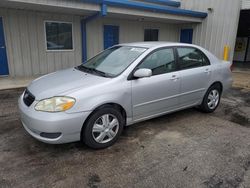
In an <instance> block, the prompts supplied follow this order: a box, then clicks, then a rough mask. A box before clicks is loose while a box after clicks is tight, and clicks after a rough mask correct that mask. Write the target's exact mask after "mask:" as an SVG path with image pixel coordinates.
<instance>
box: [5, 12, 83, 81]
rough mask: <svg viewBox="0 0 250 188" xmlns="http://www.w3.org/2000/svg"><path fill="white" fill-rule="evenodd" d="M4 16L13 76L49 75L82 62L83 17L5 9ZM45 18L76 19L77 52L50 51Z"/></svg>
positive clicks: (74, 22) (75, 43)
mask: <svg viewBox="0 0 250 188" xmlns="http://www.w3.org/2000/svg"><path fill="white" fill-rule="evenodd" d="M0 16H2V17H3V22H4V31H5V38H6V47H7V56H8V64H9V70H10V75H11V76H31V75H40V74H46V73H49V72H53V71H56V70H60V69H63V68H66V67H71V66H74V65H77V64H78V65H79V64H80V63H81V51H82V50H81V40H80V39H81V29H80V17H79V16H72V15H60V14H50V13H42V12H33V11H24V10H15V9H2V8H0ZM45 20H54V21H68V22H73V43H74V50H73V51H68V52H62V51H58V52H51V51H50V52H48V51H46V42H45V28H44V21H45Z"/></svg>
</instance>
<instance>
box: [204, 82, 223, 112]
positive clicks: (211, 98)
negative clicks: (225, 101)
mask: <svg viewBox="0 0 250 188" xmlns="http://www.w3.org/2000/svg"><path fill="white" fill-rule="evenodd" d="M220 98H221V86H220V85H219V84H214V85H212V86H211V87H210V88H209V89H208V91H207V93H206V95H205V96H204V99H203V102H202V104H201V106H200V107H201V110H202V111H203V112H206V113H211V112H214V111H215V110H216V108H217V107H218V106H219V103H220Z"/></svg>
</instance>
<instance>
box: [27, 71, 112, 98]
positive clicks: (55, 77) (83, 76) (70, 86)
mask: <svg viewBox="0 0 250 188" xmlns="http://www.w3.org/2000/svg"><path fill="white" fill-rule="evenodd" d="M109 80H110V78H105V77H101V76H96V75H92V74H89V73H85V72H82V71H79V70H77V69H75V68H71V69H66V70H62V71H58V72H54V73H51V74H48V75H45V76H42V77H40V78H38V79H36V80H34V81H32V82H31V84H30V85H29V86H28V90H29V91H30V92H31V93H32V94H33V95H34V96H35V98H36V100H41V99H45V98H50V97H53V96H60V94H63V93H66V92H69V91H75V90H78V89H84V88H88V87H91V86H96V85H97V84H102V83H104V82H107V81H109Z"/></svg>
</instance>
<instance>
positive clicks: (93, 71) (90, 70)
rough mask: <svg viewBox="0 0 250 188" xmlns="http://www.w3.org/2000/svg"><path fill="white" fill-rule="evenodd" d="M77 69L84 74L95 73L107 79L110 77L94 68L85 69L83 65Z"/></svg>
mask: <svg viewBox="0 0 250 188" xmlns="http://www.w3.org/2000/svg"><path fill="white" fill-rule="evenodd" d="M77 69H79V70H82V71H84V72H88V73H95V74H98V75H100V76H103V77H109V78H110V77H111V75H109V74H107V73H105V72H102V71H99V70H96V69H95V68H90V67H85V66H83V65H80V66H78V67H77Z"/></svg>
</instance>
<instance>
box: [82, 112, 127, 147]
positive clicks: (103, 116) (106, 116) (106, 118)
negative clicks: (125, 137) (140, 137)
mask: <svg viewBox="0 0 250 188" xmlns="http://www.w3.org/2000/svg"><path fill="white" fill-rule="evenodd" d="M124 124H125V120H124V117H123V116H122V114H121V113H120V112H119V111H118V110H116V109H114V108H112V107H105V108H102V109H99V110H97V111H96V112H94V113H93V114H92V115H91V117H90V118H89V119H88V121H87V123H86V126H85V129H84V130H83V132H82V137H83V141H84V143H85V144H86V145H87V146H89V147H91V148H94V149H101V148H106V147H109V146H111V145H113V144H114V143H115V142H116V141H117V139H118V138H119V136H120V134H121V132H122V130H123V127H124Z"/></svg>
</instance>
